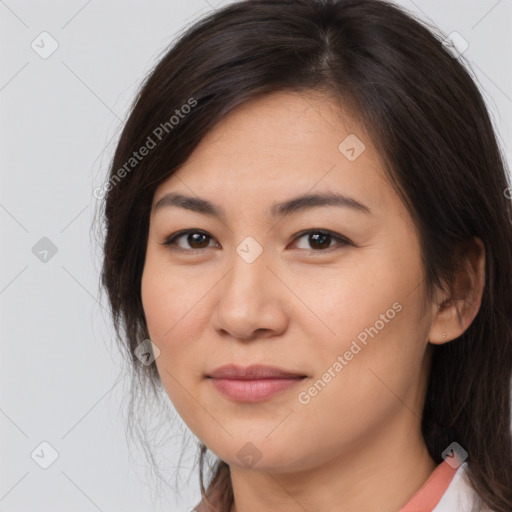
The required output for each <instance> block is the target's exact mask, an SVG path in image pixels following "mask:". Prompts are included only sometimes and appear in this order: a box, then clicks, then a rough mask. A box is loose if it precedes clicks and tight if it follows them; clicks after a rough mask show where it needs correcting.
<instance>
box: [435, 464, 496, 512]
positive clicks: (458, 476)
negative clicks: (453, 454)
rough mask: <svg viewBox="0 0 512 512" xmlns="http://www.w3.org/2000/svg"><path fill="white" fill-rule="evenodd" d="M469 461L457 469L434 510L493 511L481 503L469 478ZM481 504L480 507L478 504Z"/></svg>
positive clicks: (443, 511)
mask: <svg viewBox="0 0 512 512" xmlns="http://www.w3.org/2000/svg"><path fill="white" fill-rule="evenodd" d="M467 473H468V463H467V462H464V463H463V464H461V466H460V467H459V468H458V469H457V472H456V473H455V475H454V476H453V479H452V481H451V482H450V485H449V486H448V488H447V489H446V492H445V493H444V494H443V497H442V498H441V500H440V501H439V503H438V504H437V506H436V507H435V508H434V509H433V510H432V512H453V511H454V510H457V512H492V511H491V510H490V509H489V508H487V507H486V506H484V505H483V504H481V501H480V498H479V496H478V494H477V493H476V491H475V490H474V489H473V487H472V486H471V484H470V482H469V480H468V476H467ZM479 505H480V506H481V508H480V509H479V508H478V506H479Z"/></svg>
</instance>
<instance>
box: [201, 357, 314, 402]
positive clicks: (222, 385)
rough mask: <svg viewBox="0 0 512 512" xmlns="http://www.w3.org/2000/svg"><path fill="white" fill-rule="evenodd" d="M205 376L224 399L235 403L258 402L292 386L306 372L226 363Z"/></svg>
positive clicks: (303, 376) (300, 379)
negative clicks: (229, 399)
mask: <svg viewBox="0 0 512 512" xmlns="http://www.w3.org/2000/svg"><path fill="white" fill-rule="evenodd" d="M207 378H208V379H210V381H211V383H212V385H213V387H214V388H215V389H216V390H217V391H218V392H220V393H221V394H223V395H225V396H227V397H228V398H231V399H233V400H235V401H238V402H259V401H263V400H267V399H268V398H270V397H272V396H274V395H275V394H277V393H280V392H282V391H285V390H286V389H289V388H291V387H293V386H296V385H297V384H298V383H299V382H302V380H303V379H304V378H306V375H304V374H301V373H297V372H294V371H289V370H284V369H282V368H277V367H275V366H267V365H251V366H247V367H243V366H237V365H234V364H229V365H226V366H221V367H219V368H217V369H215V370H214V371H212V372H211V373H210V374H208V375H207Z"/></svg>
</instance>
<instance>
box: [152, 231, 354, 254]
mask: <svg viewBox="0 0 512 512" xmlns="http://www.w3.org/2000/svg"><path fill="white" fill-rule="evenodd" d="M191 233H198V234H201V235H205V236H206V237H209V238H210V240H211V239H213V237H212V236H211V235H209V234H208V233H206V232H205V231H202V230H200V229H185V230H182V231H178V232H176V233H173V234H172V235H170V236H169V237H168V238H167V239H166V240H165V241H164V242H163V243H161V245H164V246H166V247H169V248H170V249H171V250H172V251H176V252H181V253H187V252H188V253H189V252H198V251H205V250H207V249H210V247H203V248H202V249H183V248H181V247H178V246H177V245H176V240H178V239H179V238H181V237H182V236H184V235H188V234H191ZM312 233H315V234H322V235H328V236H330V237H331V238H332V239H333V240H335V241H337V242H338V244H339V245H340V246H341V247H344V246H347V245H354V244H353V243H352V242H351V241H350V240H349V239H348V238H346V237H344V236H341V235H338V234H337V233H334V232H332V231H328V230H325V229H308V230H305V231H301V232H300V233H297V235H296V236H295V238H294V239H293V241H292V242H295V241H296V240H299V239H301V238H302V237H304V236H306V235H309V234H312ZM341 247H338V249H339V248H341ZM336 248H337V247H336V245H334V246H331V247H328V248H327V249H299V250H301V251H308V252H311V253H325V252H329V253H330V252H331V251H332V250H333V249H336Z"/></svg>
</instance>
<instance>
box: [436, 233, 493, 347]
mask: <svg viewBox="0 0 512 512" xmlns="http://www.w3.org/2000/svg"><path fill="white" fill-rule="evenodd" d="M484 287H485V246H484V243H483V242H482V240H481V239H480V238H478V237H473V238H471V239H470V240H468V241H467V242H465V243H464V244H462V245H461V247H460V250H459V267H458V270H457V272H456V274H455V276H454V279H453V281H452V284H451V286H450V288H449V290H448V291H447V292H445V294H444V295H443V296H442V298H441V301H440V303H439V304H438V305H437V306H436V307H435V309H434V319H433V322H432V325H431V329H430V335H429V338H428V339H429V341H430V343H432V344H434V345H442V344H443V343H446V342H448V341H451V340H454V339H456V338H458V337H459V336H461V335H462V334H463V333H464V331H465V330H466V329H467V328H468V327H469V326H470V325H471V323H472V322H473V320H474V319H475V317H476V315H477V314H478V311H479V309H480V304H481V302H482V295H483V291H484Z"/></svg>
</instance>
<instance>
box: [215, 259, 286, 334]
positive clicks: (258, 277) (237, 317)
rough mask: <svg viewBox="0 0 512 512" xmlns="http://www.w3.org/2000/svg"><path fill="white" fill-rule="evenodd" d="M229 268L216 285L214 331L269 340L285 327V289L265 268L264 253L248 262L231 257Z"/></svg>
mask: <svg viewBox="0 0 512 512" xmlns="http://www.w3.org/2000/svg"><path fill="white" fill-rule="evenodd" d="M232 262H233V263H232V267H231V269H230V270H229V271H228V273H227V275H226V276H225V277H224V279H222V280H221V282H220V283H219V285H218V288H217V294H218V295H217V297H218V298H217V302H216V305H215V311H214V312H213V315H212V322H213V327H214V329H215V330H216V331H217V332H218V333H219V334H220V335H223V336H224V337H226V336H231V337H233V338H237V339H241V340H252V339H256V338H261V337H272V336H276V335H279V334H281V333H282V332H284V331H285V330H286V327H287V325H288V321H289V319H288V314H287V312H286V308H285V304H286V302H285V301H286V300H288V302H289V301H290V296H289V292H288V296H287V294H286V291H287V289H286V286H285V285H283V283H282V282H281V281H280V280H279V279H278V278H277V277H276V275H275V271H273V270H272V269H271V268H270V267H269V263H270V262H269V261H268V258H267V257H266V253H265V251H263V253H262V254H261V255H260V256H259V257H258V258H257V259H256V260H255V261H253V262H252V263H248V262H247V261H245V260H244V259H243V258H242V257H240V256H239V255H238V254H236V253H235V254H234V256H233V259H232Z"/></svg>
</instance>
